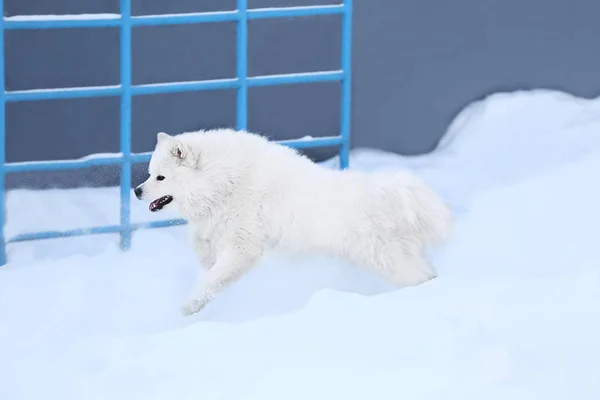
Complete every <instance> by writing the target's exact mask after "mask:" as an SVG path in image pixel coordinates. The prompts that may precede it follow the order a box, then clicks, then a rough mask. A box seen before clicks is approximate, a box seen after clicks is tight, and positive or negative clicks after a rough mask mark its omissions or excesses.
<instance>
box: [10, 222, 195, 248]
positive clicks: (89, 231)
mask: <svg viewBox="0 0 600 400" xmlns="http://www.w3.org/2000/svg"><path fill="white" fill-rule="evenodd" d="M185 224H186V221H185V220H183V219H171V220H166V221H152V222H141V223H137V224H131V226H130V229H131V230H134V231H136V230H141V229H148V228H167V227H171V226H181V225H185ZM121 231H122V227H121V225H107V226H96V227H92V228H78V229H69V230H64V231H44V232H32V233H21V234H19V235H15V236H13V237H11V238H10V239H8V243H18V242H29V241H32V240H41V239H60V238H69V237H76V236H87V235H103V234H108V233H120V232H121Z"/></svg>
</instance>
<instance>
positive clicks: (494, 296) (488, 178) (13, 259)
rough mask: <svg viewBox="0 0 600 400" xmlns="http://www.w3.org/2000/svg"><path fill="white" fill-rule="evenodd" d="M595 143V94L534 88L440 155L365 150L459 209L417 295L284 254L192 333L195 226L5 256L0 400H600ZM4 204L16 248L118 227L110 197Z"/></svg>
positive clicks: (599, 163) (141, 217)
mask: <svg viewBox="0 0 600 400" xmlns="http://www.w3.org/2000/svg"><path fill="white" fill-rule="evenodd" d="M599 132H600V99H594V100H584V99H579V98H575V97H572V96H570V95H567V94H564V93H559V92H553V91H541V90H540V91H528V92H515V93H506V94H495V95H493V96H490V97H489V98H487V99H484V100H482V101H480V102H477V103H474V104H472V105H471V106H469V107H467V108H466V109H465V110H464V111H463V112H462V113H461V114H460V115H459V116H457V118H456V119H455V121H454V122H453V123H452V124H451V125H450V127H449V129H448V132H447V135H446V136H445V138H444V140H442V141H441V143H440V145H439V146H438V148H437V149H436V151H434V152H433V153H431V154H430V155H426V156H418V157H402V156H398V155H395V154H391V153H386V152H383V151H379V150H373V149H356V150H355V151H353V153H352V155H351V168H354V169H361V170H368V171H373V170H379V169H398V168H409V169H411V170H413V171H415V172H416V173H418V174H419V175H421V176H422V177H423V178H424V179H426V180H427V181H428V182H430V183H431V185H433V186H434V188H436V189H437V190H438V191H439V192H440V193H441V194H442V195H443V196H444V197H445V198H446V199H447V200H448V201H449V202H450V204H451V205H452V206H453V208H454V209H455V210H456V213H457V229H456V234H455V237H454V238H453V240H452V242H451V243H450V244H449V245H448V246H446V247H445V248H442V249H438V250H436V251H432V253H431V258H432V261H433V262H434V264H435V267H436V268H437V269H438V271H439V274H440V276H439V277H438V278H436V279H434V280H432V281H430V282H427V283H425V284H423V285H420V286H417V287H411V288H406V289H400V290H394V289H393V288H391V287H389V286H388V285H387V284H386V283H385V282H383V281H382V280H380V279H379V278H377V277H375V276H373V275H371V274H370V273H368V272H367V271H363V270H360V269H357V268H353V267H350V266H348V265H345V264H343V263H341V262H334V261H332V260H329V259H325V258H321V257H316V256H310V257H309V256H307V257H305V258H301V259H300V258H296V259H288V257H286V256H285V255H272V256H269V257H267V258H266V259H265V260H264V261H263V262H262V263H261V264H260V265H259V267H258V268H257V269H255V270H254V271H252V272H251V273H250V274H249V275H247V276H245V277H243V279H241V280H240V281H239V282H237V283H236V284H234V285H233V286H232V287H231V288H230V289H228V290H227V291H226V292H224V293H222V294H221V296H219V297H217V298H216V299H215V300H214V302H213V303H212V304H210V305H209V306H208V307H207V308H206V309H205V310H203V311H202V312H201V313H199V314H197V315H195V316H192V317H188V318H185V317H182V316H180V315H179V304H180V302H181V301H182V300H183V299H184V298H185V296H186V295H187V290H188V289H189V288H190V286H191V283H192V282H191V279H192V278H193V277H194V276H195V274H196V273H199V272H198V269H197V267H196V261H195V258H194V256H193V253H192V250H191V249H190V248H189V247H188V245H187V240H186V234H185V230H186V227H174V228H167V229H155V230H146V231H140V232H136V233H135V236H134V238H133V248H132V250H131V251H129V252H126V253H121V252H120V251H119V250H118V247H117V245H118V240H117V237H116V236H115V235H99V236H95V237H82V238H71V239H59V240H46V241H37V242H27V243H20V244H13V245H10V246H9V255H8V256H9V260H10V263H9V264H8V265H7V266H5V267H2V268H0V355H1V356H0V399H3V400H16V399H19V400H22V399H40V398H48V399H58V398H60V399H74V400H75V399H77V400H79V399H86V400H88V399H90V400H93V399H113V400H117V399H128V400H131V399H145V400H146V399H147V400H152V399H170V398H173V399H198V398H202V399H203V400H204V399H206V400H210V399H231V400H238V399H244V400H245V399H261V400H270V399H278V400H279V399H302V400H305V399H334V398H335V399H365V398H373V399H394V400H397V399H401V398H405V399H411V400H420V399H436V400H439V399H444V400H453V399H460V400H466V399H474V400H475V399H477V400H480V399H499V400H500V399H501V400H506V399H523V400H525V399H526V400H531V399H544V400H552V399H561V400H562V399H565V400H567V399H577V400H587V399H590V400H591V399H594V400H595V399H598V398H600V322H599V321H600V257H599V256H598V253H597V244H598V243H599V241H600V233H598V229H597V226H598V225H599V224H600V208H599V207H596V206H597V205H598V204H600V179H598V171H600V134H599ZM336 163H337V160H336V159H332V160H329V161H328V162H325V163H324V165H326V166H328V167H335V165H336ZM7 203H8V221H7V226H6V233H7V235H8V236H9V237H10V236H11V235H14V234H17V233H23V232H28V231H32V230H43V229H66V228H74V227H82V226H86V225H103V224H114V223H118V189H115V188H107V189H76V190H50V191H44V192H35V191H28V190H18V191H12V192H10V193H9V195H8V197H7ZM49 205H50V207H49ZM132 210H133V217H132V219H133V220H134V221H148V220H151V219H152V220H154V219H158V218H160V219H167V218H170V217H175V216H176V215H174V214H168V213H167V211H165V212H161V213H158V215H156V214H151V213H149V212H148V211H147V205H146V204H142V202H139V201H137V200H136V199H133V200H132Z"/></svg>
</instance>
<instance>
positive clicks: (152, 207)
mask: <svg viewBox="0 0 600 400" xmlns="http://www.w3.org/2000/svg"><path fill="white" fill-rule="evenodd" d="M159 202H160V199H157V200H154V201H153V202H152V203H150V205H149V206H148V209H150V211H157V210H158V209H159V207H158V203H159Z"/></svg>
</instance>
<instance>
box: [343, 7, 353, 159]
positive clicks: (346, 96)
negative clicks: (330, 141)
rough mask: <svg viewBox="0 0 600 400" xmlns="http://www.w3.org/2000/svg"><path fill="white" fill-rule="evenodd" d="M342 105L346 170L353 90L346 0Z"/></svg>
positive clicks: (350, 13) (349, 14)
mask: <svg viewBox="0 0 600 400" xmlns="http://www.w3.org/2000/svg"><path fill="white" fill-rule="evenodd" d="M341 47H342V70H343V71H344V77H343V78H342V82H341V84H342V94H341V97H342V100H341V102H342V104H341V107H340V136H341V137H342V144H341V146H340V168H341V169H346V168H348V166H349V163H350V106H351V102H350V93H351V89H352V81H351V77H352V51H351V50H352V0H344V14H343V15H342V46H341Z"/></svg>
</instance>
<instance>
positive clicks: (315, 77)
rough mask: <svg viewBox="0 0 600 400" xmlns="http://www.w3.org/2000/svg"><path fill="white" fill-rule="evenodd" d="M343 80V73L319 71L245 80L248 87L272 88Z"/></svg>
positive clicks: (254, 77) (255, 77)
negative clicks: (274, 86)
mask: <svg viewBox="0 0 600 400" xmlns="http://www.w3.org/2000/svg"><path fill="white" fill-rule="evenodd" d="M343 78H344V72H343V71H341V70H339V71H321V72H303V73H297V74H280V75H264V76H253V77H250V78H248V79H247V81H248V86H251V87H252V86H273V85H286V84H287V85H289V84H295V83H313V82H331V81H339V80H342V79H343Z"/></svg>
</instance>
